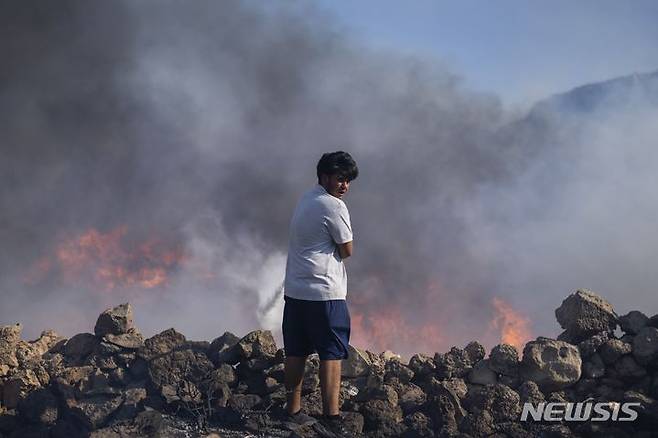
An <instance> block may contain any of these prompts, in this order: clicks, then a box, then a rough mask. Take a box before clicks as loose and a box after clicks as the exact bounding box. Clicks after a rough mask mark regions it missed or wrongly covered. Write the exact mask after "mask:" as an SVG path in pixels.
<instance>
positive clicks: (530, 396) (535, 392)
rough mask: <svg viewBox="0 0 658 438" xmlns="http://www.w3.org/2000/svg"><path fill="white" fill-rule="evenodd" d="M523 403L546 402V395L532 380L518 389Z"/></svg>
mask: <svg viewBox="0 0 658 438" xmlns="http://www.w3.org/2000/svg"><path fill="white" fill-rule="evenodd" d="M518 392H519V397H520V401H521V403H534V404H537V403H541V402H543V401H544V394H543V393H542V392H541V391H540V389H539V386H537V384H536V383H535V382H533V381H531V380H526V381H525V382H523V383H522V384H521V385H519V387H518Z"/></svg>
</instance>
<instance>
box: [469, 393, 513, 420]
mask: <svg viewBox="0 0 658 438" xmlns="http://www.w3.org/2000/svg"><path fill="white" fill-rule="evenodd" d="M519 402H520V397H519V394H518V393H516V392H515V391H514V390H513V389H511V388H509V387H508V386H505V385H501V384H496V385H487V386H479V387H476V386H474V387H471V388H470V389H469V391H468V394H467V395H466V400H465V401H464V406H465V407H466V409H468V410H469V411H470V412H474V413H478V412H482V411H488V412H489V413H491V415H492V417H493V418H494V420H495V421H496V422H502V421H513V420H516V419H518V416H519V414H520V413H521V407H520V405H519Z"/></svg>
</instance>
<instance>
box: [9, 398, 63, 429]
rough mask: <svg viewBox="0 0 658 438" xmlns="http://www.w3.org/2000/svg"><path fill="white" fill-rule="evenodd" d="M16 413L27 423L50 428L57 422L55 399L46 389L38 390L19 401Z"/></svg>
mask: <svg viewBox="0 0 658 438" xmlns="http://www.w3.org/2000/svg"><path fill="white" fill-rule="evenodd" d="M18 411H19V413H20V415H21V416H22V417H23V418H25V420H27V421H28V422H31V423H40V424H45V425H50V426H52V425H53V424H55V422H56V421H57V414H58V407H57V398H56V397H55V396H54V395H53V393H52V392H50V391H49V390H47V389H38V390H35V391H32V392H30V393H29V394H28V395H27V396H26V397H25V398H23V399H21V400H20V401H19V403H18Z"/></svg>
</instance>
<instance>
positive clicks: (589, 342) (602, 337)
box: [578, 332, 610, 359]
mask: <svg viewBox="0 0 658 438" xmlns="http://www.w3.org/2000/svg"><path fill="white" fill-rule="evenodd" d="M608 339H610V337H609V335H608V332H602V333H597V334H595V335H594V336H592V337H590V338H588V339H585V340H584V341H582V342H581V343H579V344H578V350H579V351H580V356H581V357H582V358H583V359H585V358H587V357H589V356H591V355H593V354H594V353H596V352H597V351H598V349H599V348H600V347H601V345H603V344H605V343H606V342H607V341H608Z"/></svg>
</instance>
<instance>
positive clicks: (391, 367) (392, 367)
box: [384, 360, 415, 383]
mask: <svg viewBox="0 0 658 438" xmlns="http://www.w3.org/2000/svg"><path fill="white" fill-rule="evenodd" d="M414 375H415V374H414V372H413V371H412V370H411V368H409V367H408V366H407V365H405V364H403V363H402V362H400V361H397V360H391V361H388V362H386V365H385V367H384V380H385V381H387V382H389V381H391V380H392V379H397V380H398V381H399V382H401V383H409V382H410V381H411V379H413V378H414Z"/></svg>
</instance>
